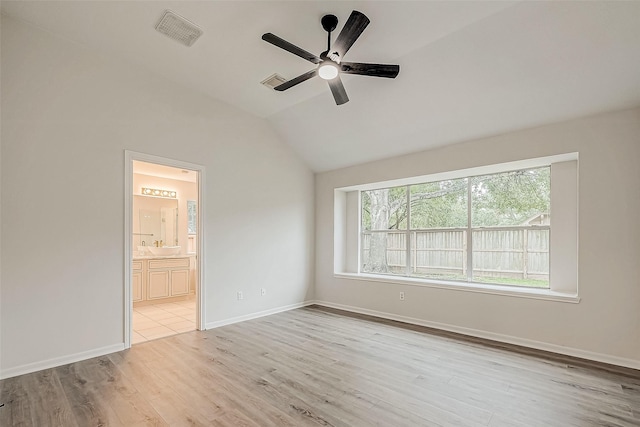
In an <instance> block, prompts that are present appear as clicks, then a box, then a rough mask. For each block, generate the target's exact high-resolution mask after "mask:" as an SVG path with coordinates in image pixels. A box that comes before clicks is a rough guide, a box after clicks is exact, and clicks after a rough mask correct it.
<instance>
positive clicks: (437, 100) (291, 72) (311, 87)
mask: <svg viewBox="0 0 640 427" xmlns="http://www.w3.org/2000/svg"><path fill="white" fill-rule="evenodd" d="M166 9H170V10H172V11H174V12H176V13H178V14H180V15H182V16H184V17H185V18H187V19H189V20H191V21H193V22H194V23H196V24H197V25H199V26H200V27H202V28H203V30H204V35H203V36H202V37H201V38H200V39H199V40H198V41H197V42H196V43H195V44H194V45H193V46H192V47H190V48H187V47H185V46H183V45H180V44H178V43H176V42H175V41H173V40H171V39H168V38H166V37H164V36H163V35H161V34H159V33H158V32H156V31H155V29H154V28H155V25H156V23H157V22H158V20H159V19H160V17H161V16H162V14H163V12H164V11H165V10H166ZM352 10H359V11H361V12H363V13H364V14H365V15H367V16H368V17H369V19H370V20H371V24H369V26H368V27H367V29H366V30H365V31H364V33H363V34H362V36H361V37H360V38H359V39H358V40H357V42H356V43H355V44H354V45H353V47H352V48H351V50H350V51H349V52H348V54H347V57H346V60H348V61H355V62H375V63H397V64H399V65H400V74H399V76H398V77H397V78H396V79H395V80H392V79H377V78H371V77H364V76H352V75H344V76H343V82H344V86H345V88H346V90H347V93H348V94H349V98H350V102H348V103H347V104H344V105H342V106H336V105H335V103H334V101H333V98H332V96H331V93H330V91H329V90H328V88H327V84H326V82H324V81H322V80H320V79H312V80H309V81H307V82H305V83H303V84H301V85H299V86H296V87H294V88H292V89H290V90H288V91H286V92H276V91H273V90H270V89H268V88H266V87H264V86H262V85H260V81H262V80H263V79H265V78H266V77H268V76H270V75H271V74H273V73H276V72H277V73H279V74H281V75H283V76H284V77H285V78H288V79H290V78H293V77H295V76H297V75H299V74H302V73H304V72H306V71H308V70H310V69H312V68H313V65H312V64H310V63H308V62H306V61H304V60H302V59H300V58H298V57H296V56H294V55H291V54H289V53H287V52H285V51H283V50H281V49H278V48H276V47H274V46H272V45H270V44H267V43H266V42H264V41H262V40H261V35H262V34H263V33H265V32H272V33H274V34H276V35H278V36H280V37H282V38H284V39H286V40H288V41H290V42H292V43H294V44H296V45H298V46H300V47H302V48H304V49H306V50H308V51H310V52H312V53H314V54H320V52H321V51H323V50H325V49H326V33H325V32H324V30H323V29H322V27H321V25H320V18H321V17H322V16H323V15H324V14H327V13H332V14H334V15H336V16H338V18H339V20H340V22H339V24H338V28H337V30H336V34H337V32H338V31H339V30H340V29H341V28H342V25H343V24H344V22H345V21H346V19H347V17H348V16H349V14H350V13H351V11H352ZM2 11H3V13H6V14H7V15H9V16H12V17H14V18H16V19H20V20H23V21H26V22H29V23H31V24H34V25H36V26H38V27H41V28H43V29H45V30H48V31H51V32H52V33H56V34H59V35H61V36H63V37H65V38H67V39H70V40H72V41H75V42H77V43H81V44H83V45H85V46H87V47H89V48H90V49H93V50H95V51H97V52H99V53H100V54H104V55H114V56H117V57H119V58H122V59H125V60H127V61H129V62H132V63H135V64H138V65H140V66H143V67H145V68H148V69H150V70H152V71H153V72H156V73H158V74H160V75H163V76H164V77H166V78H168V79H170V80H172V81H175V82H177V83H179V84H181V85H183V86H185V87H189V88H191V89H194V90H197V91H199V92H202V93H205V94H207V95H209V96H211V97H213V98H216V99H219V100H221V101H224V102H226V103H229V104H231V105H233V106H235V107H237V108H240V109H242V110H245V111H247V112H250V113H252V114H255V115H257V116H260V117H264V118H266V120H268V121H269V122H270V123H271V124H272V126H273V127H274V129H275V130H276V132H278V133H279V134H280V135H281V137H282V138H283V139H284V140H285V141H286V142H287V143H288V144H289V145H290V146H291V147H292V148H293V149H294V150H296V151H297V152H298V153H299V154H300V156H301V157H302V158H304V159H305V160H306V161H307V162H308V164H309V165H310V167H311V168H312V169H313V170H315V171H323V170H330V169H335V168H339V167H343V166H348V165H352V164H357V163H362V162H367V161H371V160H376V159H380V158H384V157H390V156H394V155H399V154H405V153H409V152H414V151H419V150H424V149H428V148H432V147H436V146H440V145H444V144H449V143H455V142H460V141H464V140H469V139H474V138H480V137H483V136H489V135H495V134H499V133H504V132H507V131H511V130H515V129H521V128H527V127H533V126H538V125H541V124H545V123H550V122H555V121H560V120H565V119H569V118H573V117H579V116H584V115H589V114H595V113H599V112H603V111H611V110H616V109H623V108H629V107H634V106H638V105H640V2H610V1H602V2H599V1H595V2H525V1H523V2H504V1H500V2H484V1H469V2H464V1H455V2H454V1H442V2H438V1H424V2H423V1H406V2H405V1H335V2H330V1H298V2H292V1H282V2H281V1H209V2H202V1H193V2H192V1H175V2H162V1H153V2H151V1H148V2H147V1H104V2H102V1H75V2H64V1H55V2H50V1H45V2H33V1H3V2H2ZM334 37H335V36H334Z"/></svg>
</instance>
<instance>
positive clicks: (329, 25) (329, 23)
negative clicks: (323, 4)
mask: <svg viewBox="0 0 640 427" xmlns="http://www.w3.org/2000/svg"><path fill="white" fill-rule="evenodd" d="M320 23H321V24H322V28H324V30H325V31H327V32H329V33H330V32H331V31H333V30H335V29H336V27H337V26H338V17H337V16H336V15H324V16H323V17H322V19H321V20H320Z"/></svg>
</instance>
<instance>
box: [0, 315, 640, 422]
mask: <svg viewBox="0 0 640 427" xmlns="http://www.w3.org/2000/svg"><path fill="white" fill-rule="evenodd" d="M0 393H1V395H0V403H4V404H5V406H4V407H2V408H0V426H3V427H4V426H65V427H66V426H80V427H85V426H106V425H110V426H127V427H129V426H146V425H171V426H193V425H205V426H318V425H319V426H374V425H379V426H389V427H391V426H440V425H441V426H494V427H495V426H562V427H565V426H580V427H583V426H640V371H634V370H627V369H623V368H616V367H612V366H607V365H599V364H595V363H591V362H586V361H580V360H576V359H571V358H568V357H564V356H558V355H553V354H547V353H542V352H536V351H530V350H526V349H522V348H518V347H514V346H506V345H500V344H496V343H488V342H486V341H483V340H478V339H471V338H464V337H461V336H457V335H455V334H449V333H444V332H439V331H433V330H430V329H427V328H423V327H418V326H412V325H405V324H401V323H396V322H391V321H384V320H375V319H373V318H369V317H366V316H360V315H350V314H347V313H344V312H339V311H337V310H331V309H325V308H320V307H308V308H303V309H298V310H292V311H288V312H285V313H280V314H276V315H272V316H268V317H264V318H260V319H256V320H251V321H247V322H243V323H238V324H234V325H229V326H225V327H222V328H218V329H213V330H210V331H206V332H198V331H195V332H188V333H184V334H181V335H176V336H172V337H168V338H163V339H159V340H156V341H150V342H146V343H142V344H139V345H136V346H134V347H133V348H131V349H130V350H126V351H122V352H119V353H114V354H111V355H108V356H103V357H97V358H94V359H90V360H86V361H82V362H77V363H72V364H70V365H65V366H61V367H58V368H54V369H48V370H45V371H41V372H37V373H33V374H28V375H23V376H20V377H16V378H9V379H6V380H2V381H0Z"/></svg>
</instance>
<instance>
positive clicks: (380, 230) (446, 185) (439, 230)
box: [359, 166, 551, 288]
mask: <svg viewBox="0 0 640 427" xmlns="http://www.w3.org/2000/svg"><path fill="white" fill-rule="evenodd" d="M550 187H551V185H550V167H548V166H547V167H540V168H535V169H524V170H516V171H510V172H502V173H498V174H492V175H483V176H469V177H465V178H458V179H449V180H441V181H436V182H424V183H420V184H412V185H404V186H397V187H389V188H379V189H372V190H363V191H361V192H360V195H361V212H360V229H361V236H360V250H361V254H360V260H361V263H360V269H359V270H360V272H363V273H371V274H385V275H400V276H407V277H421V278H431V279H440V280H456V281H467V282H476V283H497V284H503V285H514V286H526V287H536V288H549V242H550V231H551V230H550V204H551V188H550Z"/></svg>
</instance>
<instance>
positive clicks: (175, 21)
mask: <svg viewBox="0 0 640 427" xmlns="http://www.w3.org/2000/svg"><path fill="white" fill-rule="evenodd" d="M156 30H158V31H159V32H161V33H162V34H164V35H165V36H167V37H170V38H172V39H174V40H175V41H177V42H179V43H182V44H183V45H185V46H191V45H192V44H194V43H195V42H196V40H198V37H200V36H201V35H202V33H203V31H202V29H201V28H200V27H198V26H197V25H196V24H194V23H193V22H191V21H188V20H186V19H184V18H183V17H182V16H180V15H177V14H175V13H173V12H172V11H170V10H165V12H164V15H163V16H162V19H160V22H158V25H156Z"/></svg>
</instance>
